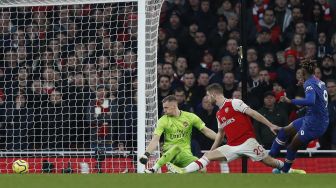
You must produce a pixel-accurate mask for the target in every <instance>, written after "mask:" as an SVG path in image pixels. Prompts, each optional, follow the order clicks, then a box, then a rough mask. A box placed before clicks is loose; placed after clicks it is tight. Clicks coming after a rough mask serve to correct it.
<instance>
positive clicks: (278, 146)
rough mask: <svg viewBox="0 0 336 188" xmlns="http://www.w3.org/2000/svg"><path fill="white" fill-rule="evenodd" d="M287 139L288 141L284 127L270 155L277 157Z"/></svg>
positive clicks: (275, 140) (274, 142)
mask: <svg viewBox="0 0 336 188" xmlns="http://www.w3.org/2000/svg"><path fill="white" fill-rule="evenodd" d="M286 141H287V135H286V133H285V130H284V129H283V128H282V129H280V131H279V133H278V135H277V137H276V138H275V139H274V141H273V144H272V147H271V150H270V152H269V155H270V156H271V157H276V156H277V155H278V154H279V152H280V149H281V147H283V146H284V145H285V144H286Z"/></svg>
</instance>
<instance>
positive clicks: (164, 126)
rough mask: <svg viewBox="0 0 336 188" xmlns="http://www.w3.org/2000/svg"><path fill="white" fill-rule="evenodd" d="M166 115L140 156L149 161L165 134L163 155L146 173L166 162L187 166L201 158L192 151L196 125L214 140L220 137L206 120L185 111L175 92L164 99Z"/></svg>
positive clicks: (157, 168) (144, 162)
mask: <svg viewBox="0 0 336 188" xmlns="http://www.w3.org/2000/svg"><path fill="white" fill-rule="evenodd" d="M162 104H163V111H164V113H165V115H163V116H162V117H161V118H160V119H159V121H158V125H157V127H156V129H155V131H154V135H153V138H152V140H151V141H150V143H149V145H148V147H147V149H146V152H145V154H144V155H143V156H142V157H141V158H140V162H141V163H142V164H144V165H145V164H147V162H148V158H149V157H150V155H151V153H152V152H153V151H154V150H155V149H156V147H157V146H158V144H159V141H160V137H161V135H162V134H163V135H164V144H163V155H162V156H161V158H160V159H159V160H158V161H157V162H156V163H155V164H154V166H153V167H152V168H150V169H146V170H145V173H155V172H157V171H158V170H159V169H160V168H161V167H162V166H163V165H165V164H166V163H172V164H174V165H176V166H178V167H181V168H184V167H186V166H188V165H189V164H190V163H192V162H194V161H196V160H197V159H198V158H197V157H195V156H193V154H192V152H191V146H190V143H191V133H192V129H193V127H195V128H196V129H198V130H199V131H201V132H202V133H203V134H204V135H205V136H206V137H208V138H210V139H211V140H215V139H216V133H215V132H214V131H212V130H211V129H209V128H208V127H206V126H205V123H204V122H203V121H202V120H201V119H200V118H199V117H198V116H197V115H195V114H193V113H190V112H185V111H182V110H180V109H179V108H178V102H177V100H176V98H175V96H174V95H169V96H167V97H165V98H164V99H163V100H162Z"/></svg>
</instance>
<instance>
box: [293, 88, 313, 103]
mask: <svg viewBox="0 0 336 188" xmlns="http://www.w3.org/2000/svg"><path fill="white" fill-rule="evenodd" d="M304 89H305V98H303V99H292V100H291V102H292V104H294V105H299V106H311V105H313V104H314V103H315V98H316V95H315V91H314V88H313V86H311V85H310V84H309V83H307V84H305V85H304Z"/></svg>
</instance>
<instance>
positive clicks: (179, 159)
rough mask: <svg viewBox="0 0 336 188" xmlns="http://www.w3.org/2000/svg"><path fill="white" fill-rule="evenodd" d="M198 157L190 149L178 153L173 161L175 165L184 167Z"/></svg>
mask: <svg viewBox="0 0 336 188" xmlns="http://www.w3.org/2000/svg"><path fill="white" fill-rule="evenodd" d="M197 159H198V158H197V157H195V156H193V154H192V153H191V152H190V151H188V152H186V151H183V150H182V151H181V152H180V153H179V154H177V155H176V156H175V157H174V159H173V160H172V161H171V163H173V164H174V165H176V166H178V167H180V168H184V167H186V166H188V165H189V164H190V163H192V162H194V161H196V160H197Z"/></svg>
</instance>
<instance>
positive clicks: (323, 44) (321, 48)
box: [317, 32, 332, 59]
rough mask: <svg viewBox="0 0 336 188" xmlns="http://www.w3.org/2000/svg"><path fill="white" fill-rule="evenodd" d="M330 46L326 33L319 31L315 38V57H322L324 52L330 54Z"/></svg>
mask: <svg viewBox="0 0 336 188" xmlns="http://www.w3.org/2000/svg"><path fill="white" fill-rule="evenodd" d="M331 51H332V49H331V47H330V45H329V43H328V42H327V35H326V33H325V32H320V33H319V34H318V38H317V57H318V58H319V59H321V58H323V57H324V56H325V55H326V54H331Z"/></svg>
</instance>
